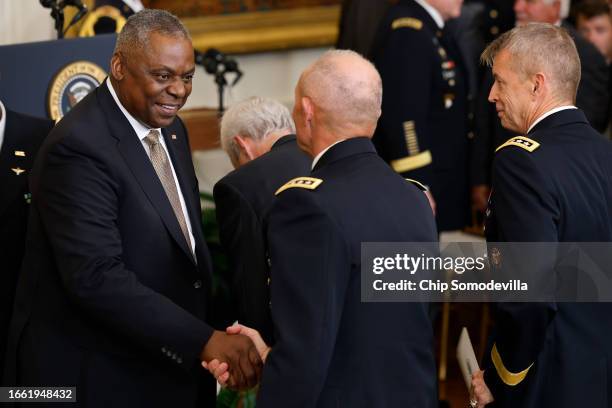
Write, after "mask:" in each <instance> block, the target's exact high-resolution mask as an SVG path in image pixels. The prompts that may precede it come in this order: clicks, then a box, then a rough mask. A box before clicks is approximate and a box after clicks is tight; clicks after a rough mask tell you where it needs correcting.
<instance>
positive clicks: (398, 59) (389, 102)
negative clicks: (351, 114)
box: [374, 25, 435, 185]
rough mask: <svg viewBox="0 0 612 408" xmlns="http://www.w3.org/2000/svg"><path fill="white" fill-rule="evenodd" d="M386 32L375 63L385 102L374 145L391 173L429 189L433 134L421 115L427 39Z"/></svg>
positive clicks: (412, 31)
mask: <svg viewBox="0 0 612 408" xmlns="http://www.w3.org/2000/svg"><path fill="white" fill-rule="evenodd" d="M417 27H418V25H417ZM389 30H391V32H390V33H389V34H388V38H387V39H386V41H385V47H384V50H383V52H382V53H380V54H379V56H378V57H377V58H376V59H375V62H376V66H377V68H378V70H379V72H380V75H381V77H382V78H383V90H384V93H385V97H384V98H383V104H382V111H383V115H382V116H381V119H380V121H379V124H378V126H379V128H380V129H378V130H377V132H376V135H375V137H374V143H375V145H376V149H377V150H378V153H379V155H380V156H381V157H382V158H383V159H384V160H385V161H387V162H388V163H390V164H391V167H393V169H394V170H395V171H396V172H398V173H400V174H401V175H402V176H404V177H409V178H413V179H416V180H419V181H421V182H423V183H424V184H427V185H432V184H433V170H432V166H431V162H432V156H431V150H430V148H431V144H432V137H434V135H432V134H430V130H429V129H428V126H427V123H428V121H427V115H428V108H429V106H430V102H429V101H430V93H431V90H432V88H433V77H432V75H433V72H435V70H434V69H433V66H432V64H433V61H434V56H433V55H432V52H434V49H435V48H434V47H433V46H432V44H431V42H432V38H430V37H429V35H428V34H427V33H425V32H424V31H422V30H420V29H417V28H413V27H399V28H396V29H392V28H389Z"/></svg>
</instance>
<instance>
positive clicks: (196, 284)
mask: <svg viewBox="0 0 612 408" xmlns="http://www.w3.org/2000/svg"><path fill="white" fill-rule="evenodd" d="M193 287H194V288H195V289H200V288H201V287H202V281H201V280H197V281H195V282H193Z"/></svg>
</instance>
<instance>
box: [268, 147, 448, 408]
mask: <svg viewBox="0 0 612 408" xmlns="http://www.w3.org/2000/svg"><path fill="white" fill-rule="evenodd" d="M311 177H314V178H316V179H320V180H322V183H321V184H320V185H319V186H318V187H317V188H316V189H314V190H310V189H303V188H289V189H286V190H284V191H282V192H281V193H279V194H278V197H277V200H275V202H274V204H273V206H272V209H271V210H270V215H269V219H268V225H267V237H268V242H269V247H270V259H271V265H272V266H271V271H270V274H271V279H272V281H271V301H272V304H271V309H272V320H273V322H274V337H275V339H276V344H275V345H274V347H273V348H272V351H271V352H270V354H269V356H268V359H267V361H266V364H265V366H264V371H263V376H262V380H261V388H260V391H259V397H258V401H257V406H258V407H262V408H266V407H282V406H291V407H315V406H316V407H424V408H430V407H437V396H436V369H435V362H434V353H433V333H432V325H431V322H430V320H429V317H428V313H427V307H426V306H425V305H423V304H421V303H365V302H362V301H361V243H362V242H390V241H398V242H399V241H401V242H435V241H436V240H437V233H436V227H435V222H434V217H433V214H432V211H431V208H430V207H429V204H428V202H427V199H426V198H425V195H424V194H423V192H421V191H420V190H419V189H418V188H417V187H415V186H414V185H413V184H412V183H408V182H407V181H406V180H404V179H403V178H402V177H401V176H400V175H398V174H397V173H395V172H393V170H391V168H389V166H387V165H386V164H385V162H384V161H383V160H381V159H380V157H378V155H377V154H376V151H375V149H374V146H373V145H372V143H371V142H370V140H369V139H367V138H365V137H363V138H355V139H349V140H346V141H344V142H341V143H338V144H336V145H335V146H333V147H332V148H331V149H329V150H328V151H327V152H326V153H325V154H324V155H323V156H322V157H321V159H320V161H319V162H318V163H317V165H316V167H315V169H314V171H313V172H312V173H311Z"/></svg>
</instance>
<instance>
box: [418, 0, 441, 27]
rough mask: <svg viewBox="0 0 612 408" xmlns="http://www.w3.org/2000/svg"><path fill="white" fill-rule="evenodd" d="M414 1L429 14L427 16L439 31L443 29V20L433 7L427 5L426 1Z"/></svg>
mask: <svg viewBox="0 0 612 408" xmlns="http://www.w3.org/2000/svg"><path fill="white" fill-rule="evenodd" d="M414 1H416V2H417V3H418V4H419V5H420V6H421V7H423V8H424V9H425V11H427V13H429V15H430V16H431V18H433V20H434V21H435V22H436V24H437V25H438V28H439V29H440V30H441V29H443V28H444V19H443V18H442V14H440V12H439V11H438V10H436V8H435V7H434V6H432V5H431V4H429V3H428V2H427V1H426V0H414Z"/></svg>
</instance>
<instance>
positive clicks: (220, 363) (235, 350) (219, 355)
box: [200, 324, 270, 390]
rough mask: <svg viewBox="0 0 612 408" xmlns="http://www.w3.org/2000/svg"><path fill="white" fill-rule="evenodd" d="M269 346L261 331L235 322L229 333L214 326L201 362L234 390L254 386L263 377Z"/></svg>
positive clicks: (220, 382) (223, 383) (218, 379)
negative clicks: (260, 333)
mask: <svg viewBox="0 0 612 408" xmlns="http://www.w3.org/2000/svg"><path fill="white" fill-rule="evenodd" d="M269 352H270V347H268V346H267V345H266V343H265V342H264V341H263V339H262V338H261V336H260V335H259V332H258V331H257V330H255V329H251V328H249V327H246V326H243V325H240V324H235V325H233V326H230V327H228V328H227V329H226V333H223V332H221V331H217V330H215V331H214V332H213V335H212V336H211V337H210V340H208V343H206V345H205V346H204V349H203V350H202V353H201V355H200V360H201V361H202V366H203V367H204V368H205V369H207V370H208V371H209V372H210V373H211V374H212V375H213V376H214V377H215V378H216V379H217V381H218V382H219V384H221V386H227V387H228V388H230V389H232V390H246V389H249V388H253V387H254V386H255V385H257V383H259V379H260V377H261V369H262V366H263V363H264V362H265V361H266V357H267V356H268V353H269Z"/></svg>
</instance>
